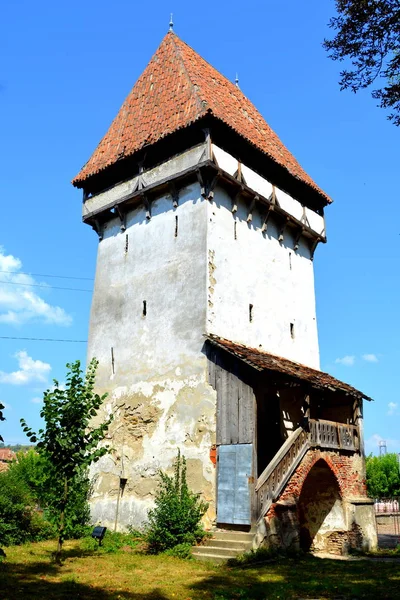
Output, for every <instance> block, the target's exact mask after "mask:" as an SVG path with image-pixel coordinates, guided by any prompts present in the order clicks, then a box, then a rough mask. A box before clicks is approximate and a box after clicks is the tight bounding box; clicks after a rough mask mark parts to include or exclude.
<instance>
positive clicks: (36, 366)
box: [0, 350, 51, 385]
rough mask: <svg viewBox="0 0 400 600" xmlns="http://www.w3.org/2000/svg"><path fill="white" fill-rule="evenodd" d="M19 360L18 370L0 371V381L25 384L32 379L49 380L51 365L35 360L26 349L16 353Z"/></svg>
mask: <svg viewBox="0 0 400 600" xmlns="http://www.w3.org/2000/svg"><path fill="white" fill-rule="evenodd" d="M14 356H15V358H16V359H17V360H18V366H19V370H18V371H13V372H12V373H5V372H4V371H0V383H9V384H10V385H25V384H27V383H31V382H32V381H47V376H48V374H49V372H50V370H51V366H50V365H49V364H48V363H45V362H43V361H41V360H33V358H31V357H30V356H28V354H27V352H26V351H25V350H20V351H19V352H17V353H16V354H15V355H14Z"/></svg>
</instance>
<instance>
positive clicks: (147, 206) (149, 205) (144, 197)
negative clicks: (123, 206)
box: [142, 194, 151, 221]
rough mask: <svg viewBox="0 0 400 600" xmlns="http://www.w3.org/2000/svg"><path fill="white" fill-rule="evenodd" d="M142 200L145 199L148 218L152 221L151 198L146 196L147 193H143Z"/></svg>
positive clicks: (144, 203)
mask: <svg viewBox="0 0 400 600" xmlns="http://www.w3.org/2000/svg"><path fill="white" fill-rule="evenodd" d="M142 201H143V205H144V208H145V210H146V219H147V220H148V221H150V219H151V204H150V202H149V199H148V197H147V196H146V194H143V195H142Z"/></svg>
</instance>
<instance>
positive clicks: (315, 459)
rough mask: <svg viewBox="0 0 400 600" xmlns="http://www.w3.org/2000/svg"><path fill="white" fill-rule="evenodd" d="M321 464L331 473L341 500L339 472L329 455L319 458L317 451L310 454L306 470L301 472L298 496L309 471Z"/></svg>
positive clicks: (341, 485) (341, 486) (342, 492)
mask: <svg viewBox="0 0 400 600" xmlns="http://www.w3.org/2000/svg"><path fill="white" fill-rule="evenodd" d="M320 461H321V462H323V463H325V465H326V466H327V467H328V468H329V470H330V471H331V472H332V474H333V475H334V477H335V479H336V482H337V484H338V488H339V491H340V496H341V497H342V498H343V496H344V489H343V483H342V478H341V476H340V473H339V470H338V468H337V466H336V465H335V464H334V463H333V461H332V460H330V458H329V455H328V456H326V455H325V456H321V452H320V451H319V450H318V451H316V452H313V454H312V459H311V461H310V462H309V463H308V465H307V469H306V470H305V471H304V472H303V477H302V479H301V482H300V481H299V484H300V485H299V493H298V495H299V496H300V494H301V491H302V489H303V486H304V483H305V482H306V480H307V477H308V475H309V474H310V471H311V469H313V467H314V466H315V465H316V464H317V463H318V462H320Z"/></svg>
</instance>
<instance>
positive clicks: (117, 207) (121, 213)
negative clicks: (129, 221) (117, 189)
mask: <svg viewBox="0 0 400 600" xmlns="http://www.w3.org/2000/svg"><path fill="white" fill-rule="evenodd" d="M114 210H115V212H116V214H117V215H118V217H119V220H120V223H121V225H120V229H121V231H125V230H126V213H125V212H124V211H123V210H122V207H121V206H120V205H119V204H116V205H115V206H114Z"/></svg>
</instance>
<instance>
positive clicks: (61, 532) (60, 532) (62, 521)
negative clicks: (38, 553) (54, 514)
mask: <svg viewBox="0 0 400 600" xmlns="http://www.w3.org/2000/svg"><path fill="white" fill-rule="evenodd" d="M67 498H68V479H67V478H66V477H65V478H64V496H63V501H62V504H61V512H60V527H59V528H58V544H57V552H56V562H57V563H58V564H61V551H62V545H63V542H64V527H65V507H66V505H67Z"/></svg>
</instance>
